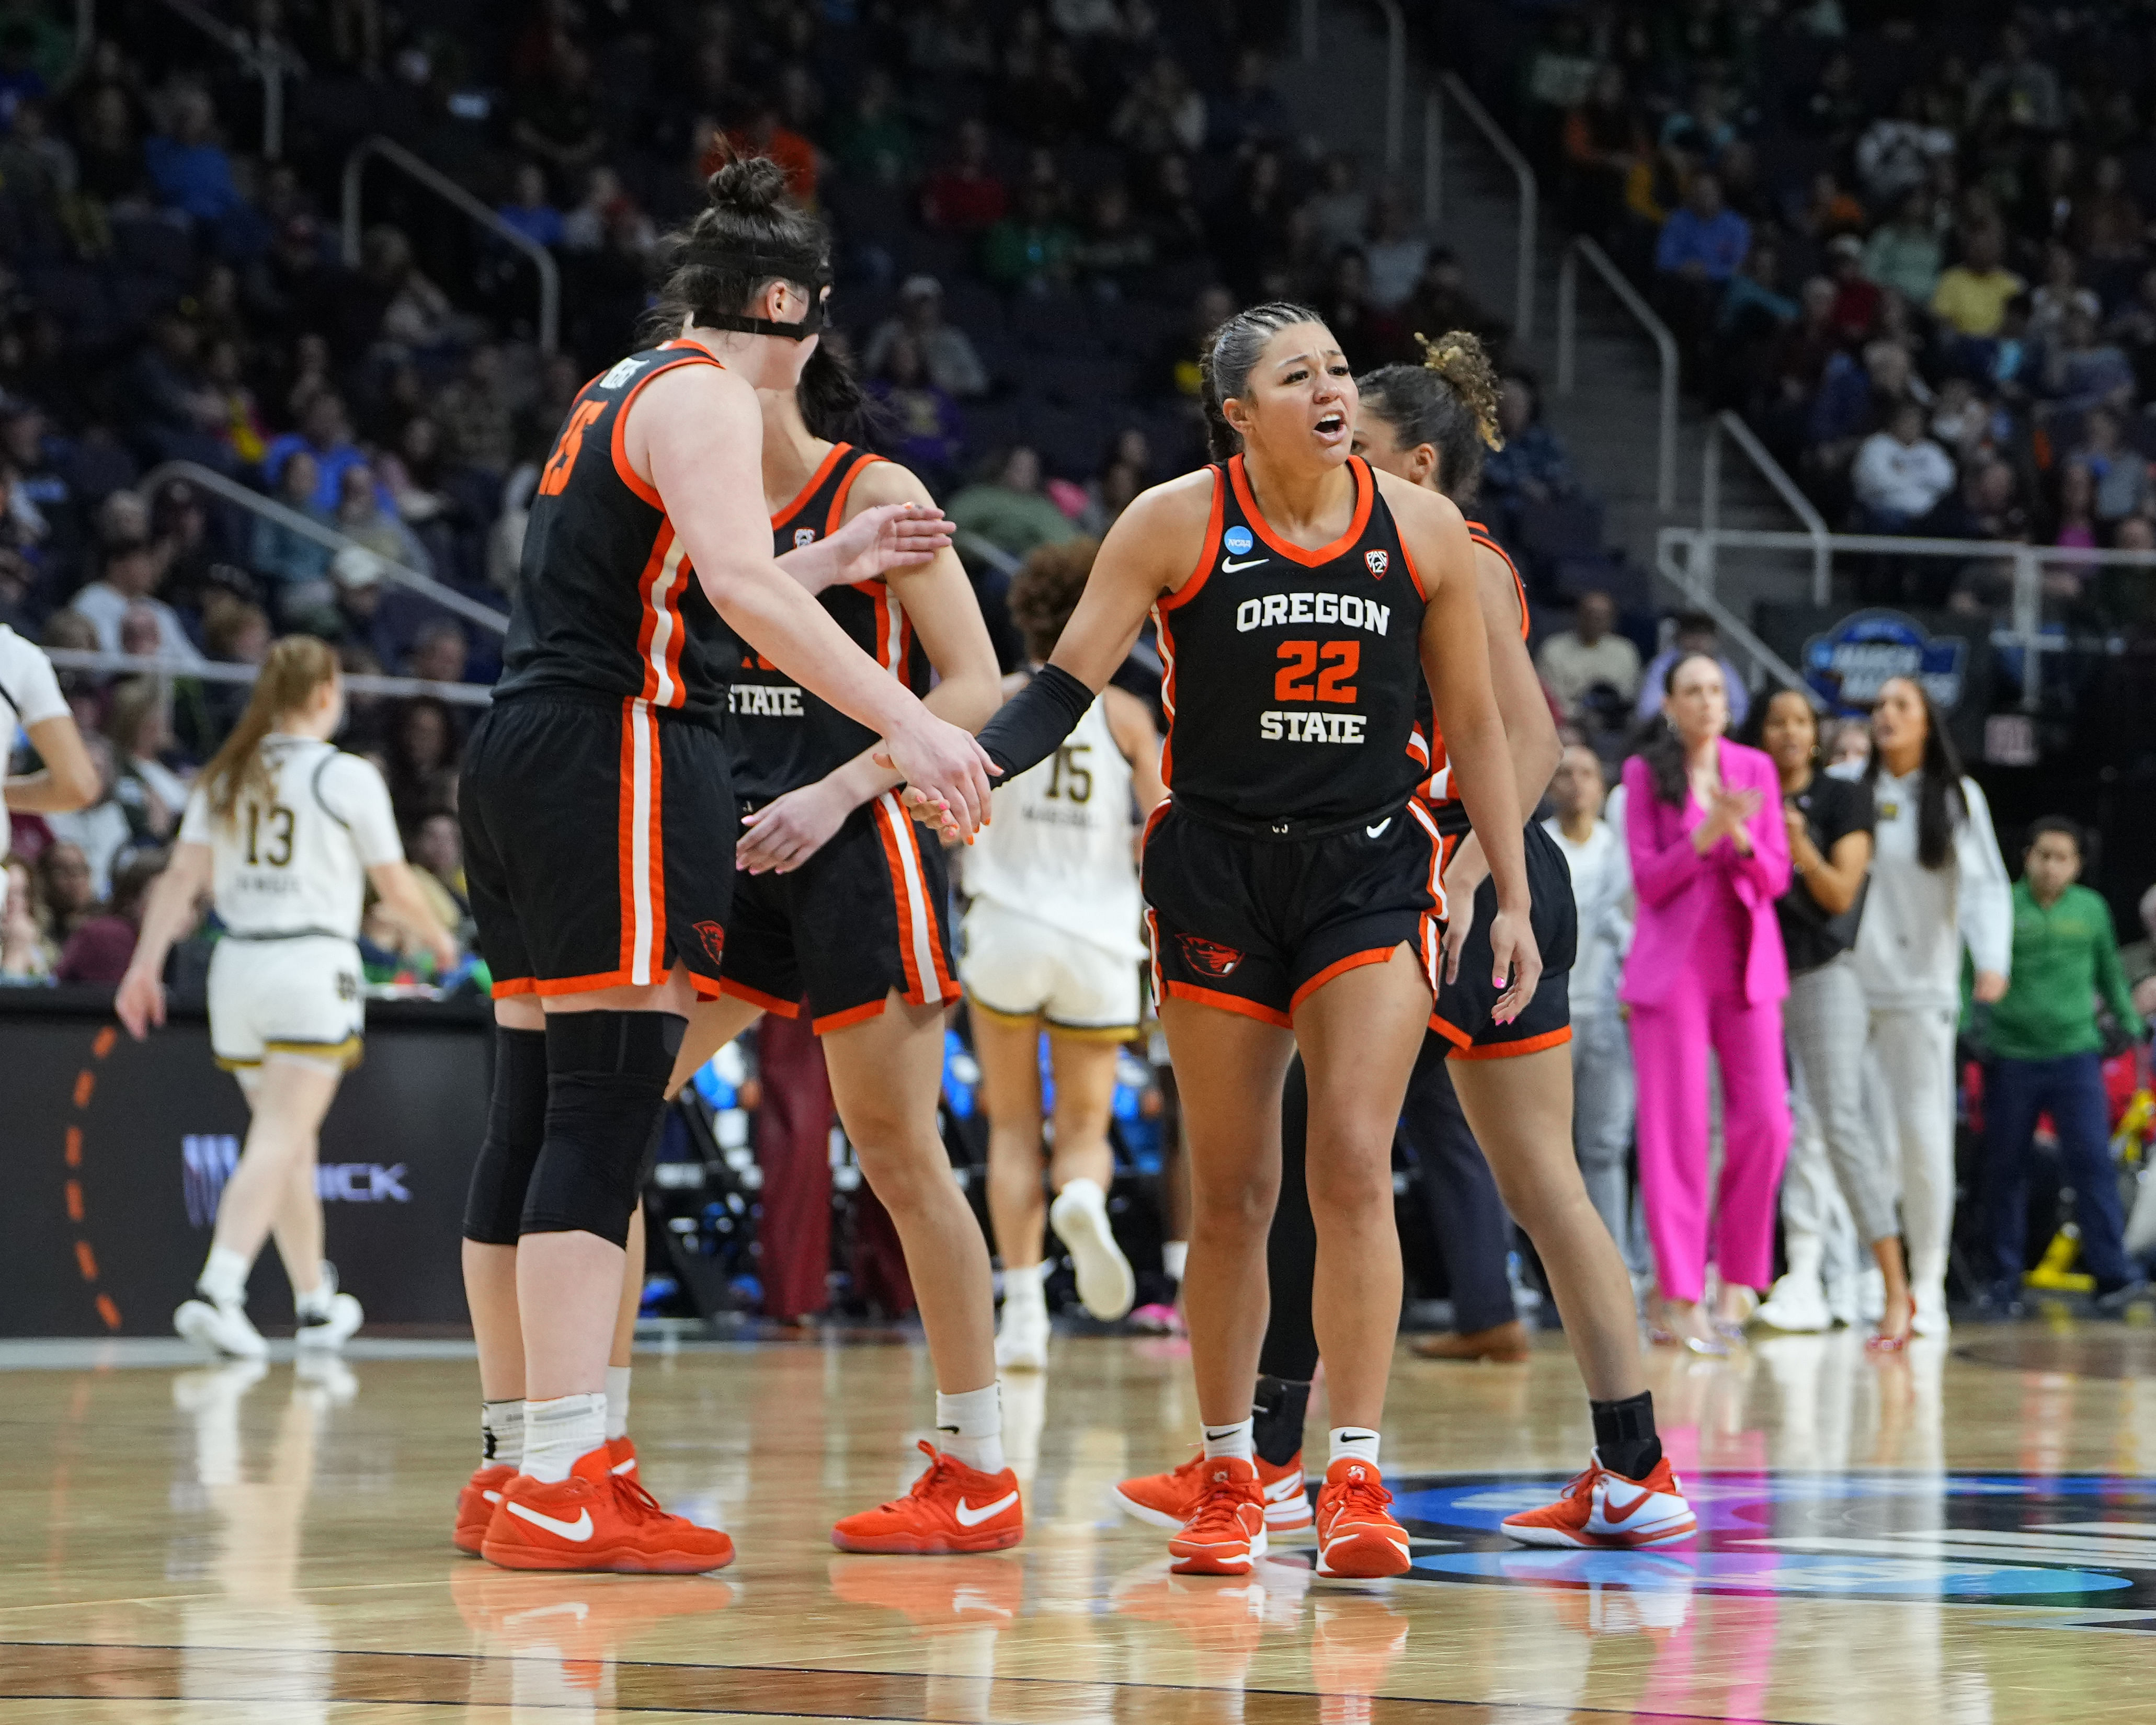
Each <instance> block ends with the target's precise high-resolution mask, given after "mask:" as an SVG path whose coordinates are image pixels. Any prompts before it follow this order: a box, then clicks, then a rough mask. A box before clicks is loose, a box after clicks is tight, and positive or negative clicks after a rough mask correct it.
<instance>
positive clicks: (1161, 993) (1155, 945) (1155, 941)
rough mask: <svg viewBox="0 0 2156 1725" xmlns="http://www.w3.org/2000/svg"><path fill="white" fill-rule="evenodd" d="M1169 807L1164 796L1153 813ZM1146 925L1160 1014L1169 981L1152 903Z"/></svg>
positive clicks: (1148, 957)
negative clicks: (1163, 968) (1163, 971)
mask: <svg viewBox="0 0 2156 1725" xmlns="http://www.w3.org/2000/svg"><path fill="white" fill-rule="evenodd" d="M1167 807H1168V802H1167V799H1166V798H1163V799H1162V801H1161V803H1160V808H1159V809H1154V811H1153V813H1154V814H1158V813H1159V812H1160V809H1165V808H1167ZM1146 827H1147V831H1148V832H1150V831H1151V830H1152V821H1151V820H1150V819H1148V820H1147V823H1146ZM1138 849H1139V856H1140V858H1141V864H1140V870H1139V872H1140V873H1141V874H1142V873H1143V872H1144V870H1143V864H1142V858H1143V856H1144V853H1145V848H1144V846H1142V845H1141V846H1139V848H1138ZM1145 925H1146V969H1147V971H1148V972H1149V973H1150V978H1149V979H1150V981H1151V982H1152V1000H1153V1010H1154V1012H1155V1013H1156V1014H1158V1011H1159V1010H1160V1003H1161V1002H1162V1001H1163V1000H1164V999H1167V998H1168V983H1167V980H1166V979H1165V978H1163V976H1162V975H1161V973H1160V918H1159V917H1158V916H1154V915H1153V913H1152V906H1150V905H1147V906H1146V913H1145Z"/></svg>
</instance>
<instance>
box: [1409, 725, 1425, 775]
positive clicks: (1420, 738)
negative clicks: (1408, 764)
mask: <svg viewBox="0 0 2156 1725" xmlns="http://www.w3.org/2000/svg"><path fill="white" fill-rule="evenodd" d="M1408 758H1409V760H1412V761H1419V762H1421V763H1422V764H1423V765H1424V766H1425V767H1427V766H1429V765H1430V742H1429V739H1428V738H1426V737H1424V735H1423V734H1422V726H1419V725H1418V726H1415V727H1414V730H1412V731H1410V732H1408Z"/></svg>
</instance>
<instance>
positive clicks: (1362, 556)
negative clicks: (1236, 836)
mask: <svg viewBox="0 0 2156 1725" xmlns="http://www.w3.org/2000/svg"><path fill="white" fill-rule="evenodd" d="M1348 467H1349V470H1350V472H1351V473H1352V475H1353V479H1354V483H1355V515H1354V519H1353V521H1350V522H1349V523H1348V526H1347V531H1346V532H1345V533H1343V534H1342V535H1341V536H1340V537H1339V538H1338V539H1337V540H1335V541H1334V542H1332V544H1330V545H1327V546H1325V547H1322V548H1321V549H1319V550H1317V551H1311V550H1306V549H1305V548H1304V547H1301V546H1299V545H1291V544H1290V543H1288V542H1286V540H1284V539H1281V538H1280V537H1278V536H1276V535H1275V534H1274V532H1273V531H1272V530H1271V529H1270V527H1268V526H1266V524H1265V517H1264V516H1262V515H1261V514H1260V512H1259V510H1258V506H1257V501H1256V500H1255V498H1254V497H1253V496H1252V495H1251V493H1250V480H1249V478H1248V476H1247V475H1245V471H1244V467H1243V458H1242V457H1241V456H1240V455H1238V456H1236V457H1235V458H1234V459H1232V460H1230V461H1229V462H1227V463H1226V464H1224V465H1221V466H1218V467H1216V468H1215V469H1214V486H1213V516H1212V520H1211V522H1210V524H1209V526H1208V527H1207V530H1206V535H1205V555H1204V559H1203V561H1201V562H1199V566H1198V568H1197V570H1196V572H1194V573H1193V575H1192V576H1191V578H1190V579H1189V580H1188V581H1187V582H1185V583H1183V587H1182V588H1181V589H1180V590H1179V591H1178V592H1176V593H1171V594H1168V595H1167V596H1165V597H1163V598H1162V599H1161V600H1160V601H1159V602H1158V604H1157V605H1156V606H1155V607H1154V612H1153V614H1154V617H1155V619H1157V621H1158V625H1159V629H1160V649H1161V658H1162V660H1163V662H1164V665H1165V667H1166V670H1165V675H1164V676H1163V682H1162V698H1163V704H1164V705H1165V706H1166V707H1167V709H1168V746H1167V748H1166V750H1165V752H1163V756H1162V760H1161V771H1162V776H1163V778H1167V779H1168V782H1169V783H1170V785H1171V786H1172V787H1173V790H1174V793H1175V797H1176V800H1177V801H1178V803H1192V802H1195V803H1197V804H1198V805H1199V808H1200V809H1201V810H1202V809H1203V808H1204V806H1205V805H1208V804H1209V805H1211V806H1213V807H1214V808H1216V809H1220V810H1222V811H1224V812H1225V813H1227V814H1232V815H1235V816H1237V817H1240V818H1242V819H1250V820H1259V821H1265V820H1317V821H1322V820H1332V819H1344V818H1346V817H1347V816H1350V815H1353V814H1362V813H1364V812H1366V811H1370V810H1374V809H1389V808H1394V807H1397V806H1398V805H1399V803H1401V802H1403V801H1404V799H1405V798H1407V796H1408V795H1409V793H1410V792H1411V791H1412V790H1413V789H1414V785H1415V782H1416V781H1417V780H1418V779H1419V778H1421V777H1422V775H1423V771H1424V768H1423V763H1422V760H1421V757H1419V756H1417V755H1415V754H1413V753H1411V752H1409V739H1410V737H1412V736H1413V735H1414V725H1415V718H1416V713H1417V706H1416V702H1417V700H1418V697H1419V694H1420V692H1421V691H1422V689H1423V672H1422V648H1421V640H1420V635H1421V631H1422V616H1423V588H1422V582H1421V578H1420V577H1419V575H1418V574H1417V573H1416V572H1415V567H1414V562H1413V560H1412V559H1410V558H1409V556H1408V552H1407V548H1406V547H1405V546H1404V545H1403V544H1402V543H1401V541H1400V536H1399V528H1398V527H1397V526H1395V524H1394V521H1393V514H1392V511H1391V510H1390V509H1389V508H1388V507H1386V505H1385V500H1384V498H1383V496H1382V495H1379V493H1378V485H1377V482H1376V480H1374V479H1373V478H1372V477H1371V474H1370V470H1369V467H1368V465H1367V464H1366V463H1365V462H1363V459H1361V458H1360V457H1359V456H1358V457H1351V458H1350V459H1349V462H1348Z"/></svg>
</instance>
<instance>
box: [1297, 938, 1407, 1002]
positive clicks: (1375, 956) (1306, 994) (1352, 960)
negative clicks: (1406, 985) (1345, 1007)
mask: <svg viewBox="0 0 2156 1725" xmlns="http://www.w3.org/2000/svg"><path fill="white" fill-rule="evenodd" d="M1400 944H1401V943H1400V942H1399V941H1394V942H1393V943H1392V945H1390V946H1389V947H1365V948H1364V949H1363V951H1362V952H1350V953H1349V954H1348V955H1347V957H1345V958H1336V959H1334V960H1333V961H1332V963H1330V964H1328V965H1327V966H1326V967H1325V968H1324V969H1322V970H1321V971H1319V972H1318V973H1317V975H1316V976H1314V977H1312V978H1310V980H1309V981H1308V982H1306V983H1304V984H1303V985H1302V986H1301V988H1297V989H1296V991H1295V993H1292V994H1291V995H1289V996H1288V999H1287V1009H1288V1010H1289V1011H1290V1012H1295V1011H1296V1010H1298V1009H1300V1008H1301V1005H1302V1003H1303V1002H1304V1001H1306V1000H1307V999H1310V997H1311V996H1312V994H1315V993H1317V991H1318V990H1319V989H1320V988H1323V987H1324V986H1325V985H1326V984H1327V983H1329V982H1331V981H1332V979H1333V978H1335V977H1337V976H1345V975H1346V974H1347V973H1348V972H1349V971H1351V970H1360V969H1361V968H1363V966H1364V965H1366V964H1383V963H1384V962H1385V961H1386V960H1387V959H1388V958H1390V957H1392V956H1393V954H1394V953H1395V952H1398V951H1399V949H1400Z"/></svg>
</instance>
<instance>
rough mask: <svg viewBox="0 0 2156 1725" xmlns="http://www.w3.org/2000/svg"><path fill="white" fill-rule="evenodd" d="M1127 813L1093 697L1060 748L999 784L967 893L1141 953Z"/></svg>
mask: <svg viewBox="0 0 2156 1725" xmlns="http://www.w3.org/2000/svg"><path fill="white" fill-rule="evenodd" d="M990 813H991V815H992V819H991V820H990V823H989V824H988V826H987V827H986V828H984V829H983V830H982V833H981V835H980V837H979V839H977V840H976V841H975V843H974V845H973V850H971V851H970V852H968V855H967V857H966V888H967V891H968V892H970V893H971V894H972V895H973V896H974V897H975V898H980V899H986V900H988V901H990V902H991V903H993V904H998V905H1001V906H1004V908H1005V909H1006V910H1011V911H1017V912H1019V914H1020V915H1021V916H1030V917H1033V918H1034V920H1035V921H1037V922H1045V923H1047V924H1049V925H1050V927H1054V928H1059V929H1061V930H1063V931H1064V932H1066V933H1069V934H1073V935H1075V936H1077V937H1078V938H1080V939H1081V940H1085V941H1090V942H1092V943H1093V944H1094V945H1096V946H1099V947H1106V949H1108V950H1109V951H1110V952H1116V953H1126V954H1127V955H1129V956H1130V957H1132V958H1140V957H1144V955H1145V949H1144V947H1143V946H1142V945H1141V943H1140V942H1139V940H1138V920H1139V916H1140V914H1141V911H1142V904H1141V902H1140V900H1139V897H1138V875H1137V863H1136V861H1135V860H1134V859H1133V857H1132V850H1131V845H1132V833H1133V830H1134V829H1133V825H1132V806H1131V765H1130V762H1127V761H1126V760H1125V759H1124V758H1123V752H1122V750H1121V749H1119V748H1117V747H1116V739H1115V735H1114V733H1113V732H1111V731H1110V730H1109V728H1108V714H1107V709H1106V706H1105V704H1104V703H1103V702H1102V701H1101V700H1100V699H1098V698H1097V697H1096V699H1095V701H1094V702H1093V704H1092V706H1090V707H1088V708H1086V716H1085V717H1084V718H1082V719H1081V720H1080V721H1078V723H1077V726H1076V727H1075V729H1074V730H1073V731H1072V732H1071V733H1070V737H1068V738H1066V739H1065V742H1064V744H1063V747H1061V748H1060V749H1058V750H1057V751H1056V752H1055V753H1054V754H1053V755H1050V757H1048V758H1047V759H1046V760H1045V761H1043V762H1040V764H1039V765H1038V766H1036V767H1032V768H1028V769H1027V770H1026V771H1025V772H1024V773H1020V774H1019V776H1018V777H1017V778H1014V779H1013V780H1011V781H1010V783H1008V784H1003V785H998V787H997V788H996V792H995V796H994V799H993V803H991V805H990Z"/></svg>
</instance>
